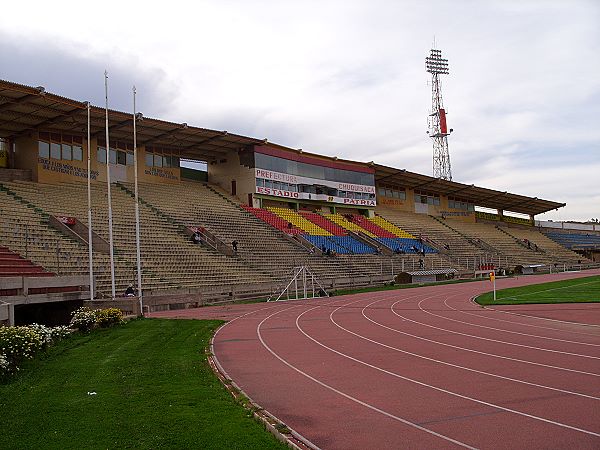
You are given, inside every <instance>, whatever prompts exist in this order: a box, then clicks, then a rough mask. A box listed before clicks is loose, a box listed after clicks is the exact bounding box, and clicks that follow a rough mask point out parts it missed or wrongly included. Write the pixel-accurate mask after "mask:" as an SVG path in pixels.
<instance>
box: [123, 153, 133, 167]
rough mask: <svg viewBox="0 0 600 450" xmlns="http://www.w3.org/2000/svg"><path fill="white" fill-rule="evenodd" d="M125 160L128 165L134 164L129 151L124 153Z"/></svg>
mask: <svg viewBox="0 0 600 450" xmlns="http://www.w3.org/2000/svg"><path fill="white" fill-rule="evenodd" d="M125 162H126V163H127V165H128V166H133V164H134V158H133V153H130V152H127V153H125Z"/></svg>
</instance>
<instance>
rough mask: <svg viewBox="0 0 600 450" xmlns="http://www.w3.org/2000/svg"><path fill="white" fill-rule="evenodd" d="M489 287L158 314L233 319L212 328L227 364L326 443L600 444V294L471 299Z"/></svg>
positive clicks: (252, 392) (250, 389)
mask: <svg viewBox="0 0 600 450" xmlns="http://www.w3.org/2000/svg"><path fill="white" fill-rule="evenodd" d="M598 274H600V271H598V270H595V271H588V272H586V273H569V274H553V275H544V276H529V277H520V278H518V279H504V280H497V287H498V288H505V287H512V286H518V285H524V284H532V283H540V282H546V281H553V280H558V279H564V278H574V277H581V276H589V275H598ZM489 289H490V284H489V282H479V283H466V284H458V285H445V286H434V287H424V288H419V289H404V290H397V291H387V292H385V291H384V292H376V293H366V294H356V295H348V296H340V297H333V298H331V299H320V300H308V301H294V302H284V303H277V304H274V303H269V304H264V303H262V304H251V305H229V306H221V307H211V308H200V309H192V310H184V311H181V310H180V311H169V312H163V313H155V314H153V316H154V317H179V318H221V319H226V320H230V322H228V323H227V324H226V325H225V326H224V327H222V328H221V329H220V330H219V331H218V332H217V334H216V336H215V339H214V351H215V355H216V357H217V358H218V360H219V362H220V363H221V365H222V366H223V368H224V369H225V370H226V371H227V373H228V374H229V376H230V377H231V378H232V379H233V380H234V381H235V382H236V383H237V384H238V385H239V386H240V387H241V388H242V389H243V390H244V391H245V392H246V393H247V394H248V395H249V396H250V397H251V398H252V399H253V400H255V401H256V402H257V403H259V404H260V405H261V406H263V407H264V408H265V409H267V410H268V411H270V412H271V413H273V414H274V415H275V416H277V417H278V418H279V419H281V420H282V421H284V422H285V423H286V424H287V425H288V426H290V427H291V428H293V429H294V430H296V431H297V432H299V433H300V434H302V435H303V436H304V437H305V438H307V439H309V440H310V441H311V442H313V443H314V444H315V445H316V446H318V447H320V448H323V449H371V448H428V449H430V448H456V447H467V448H561V449H564V448H572V449H575V448H577V449H580V448H590V449H591V448H595V449H598V448H600V303H595V304H593V303H587V304H569V305H535V306H530V305H529V306H522V307H519V308H516V307H496V308H494V309H483V308H481V307H479V306H477V305H475V304H473V303H472V301H471V298H472V297H473V296H474V295H476V294H478V293H481V292H484V291H488V290H489Z"/></svg>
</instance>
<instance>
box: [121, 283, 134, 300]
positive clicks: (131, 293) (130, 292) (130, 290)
mask: <svg viewBox="0 0 600 450" xmlns="http://www.w3.org/2000/svg"><path fill="white" fill-rule="evenodd" d="M124 297H135V289H133V284H131V283H130V284H129V286H127V289H125V295H124Z"/></svg>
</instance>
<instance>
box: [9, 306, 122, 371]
mask: <svg viewBox="0 0 600 450" xmlns="http://www.w3.org/2000/svg"><path fill="white" fill-rule="evenodd" d="M122 322H123V313H122V312H121V310H119V309H117V308H107V309H95V310H93V309H90V308H88V307H85V306H84V307H81V308H78V309H77V310H75V311H73V313H72V319H71V323H70V325H69V326H58V327H47V326H45V325H39V324H37V323H34V324H33V325H27V326H18V327H0V379H4V378H7V377H9V376H11V375H14V374H15V373H17V372H18V371H19V367H20V366H21V364H22V363H23V361H24V360H26V359H32V358H33V357H34V356H35V355H36V354H37V353H39V352H40V351H43V350H45V349H46V348H48V347H49V346H50V345H52V344H54V343H56V342H58V341H60V340H62V339H65V338H66V337H68V336H69V335H70V333H72V332H73V329H76V330H79V331H81V332H87V331H90V330H91V329H92V328H94V327H96V326H99V327H103V328H106V327H110V326H113V325H117V324H120V323H122Z"/></svg>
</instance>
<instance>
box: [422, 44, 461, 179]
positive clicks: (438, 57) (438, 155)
mask: <svg viewBox="0 0 600 450" xmlns="http://www.w3.org/2000/svg"><path fill="white" fill-rule="evenodd" d="M425 67H426V69H427V72H429V73H430V74H431V112H430V114H429V118H428V120H427V122H428V126H429V130H428V131H427V134H429V137H430V138H431V139H432V140H433V176H434V177H436V178H441V179H443V180H449V181H452V171H451V168H450V151H449V150H448V135H449V134H450V133H452V131H454V130H453V129H452V128H450V129H449V130H448V127H447V124H446V110H445V109H444V103H443V101H442V83H441V80H440V77H439V76H440V75H447V74H448V73H449V71H448V60H447V59H444V58H442V51H441V50H434V49H431V53H430V54H429V56H428V57H427V58H425Z"/></svg>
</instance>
